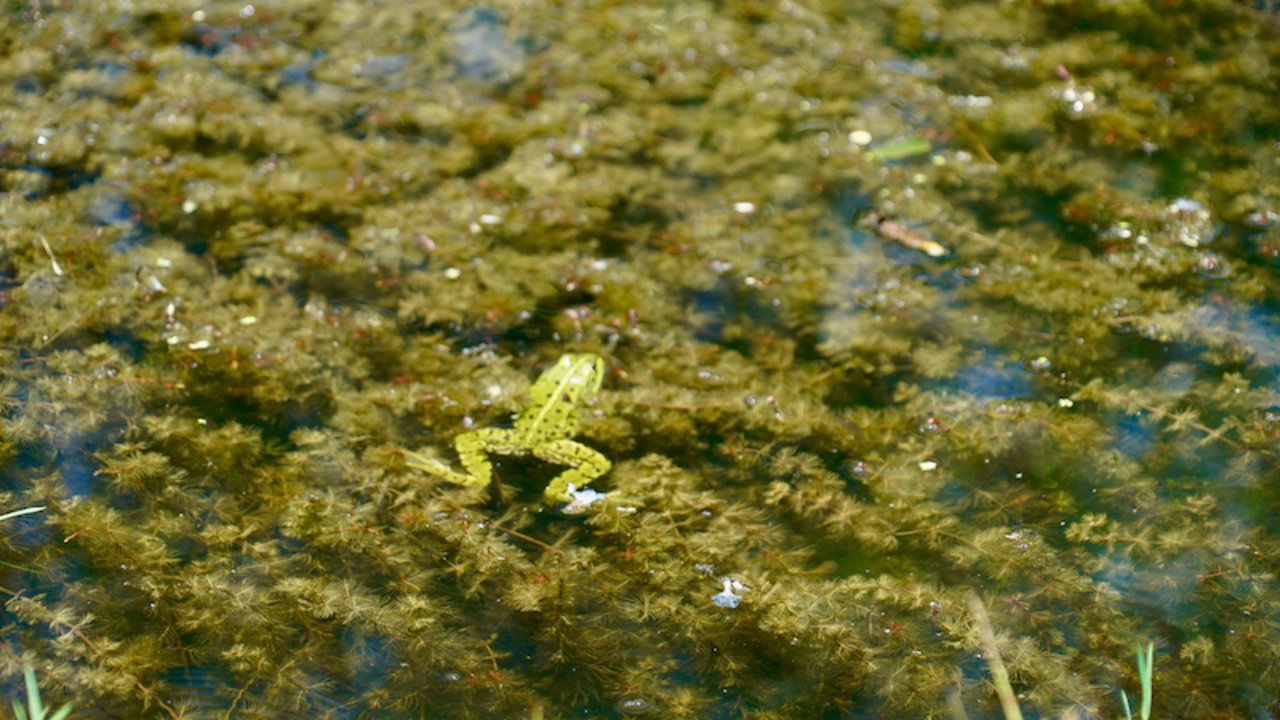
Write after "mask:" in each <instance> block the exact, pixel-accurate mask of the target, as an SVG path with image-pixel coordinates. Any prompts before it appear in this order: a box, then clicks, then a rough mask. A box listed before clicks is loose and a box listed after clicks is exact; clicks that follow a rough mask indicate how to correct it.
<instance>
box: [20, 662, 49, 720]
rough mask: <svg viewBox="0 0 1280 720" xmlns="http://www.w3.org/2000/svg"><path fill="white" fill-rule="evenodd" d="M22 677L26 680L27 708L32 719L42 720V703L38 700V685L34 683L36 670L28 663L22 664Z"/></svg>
mask: <svg viewBox="0 0 1280 720" xmlns="http://www.w3.org/2000/svg"><path fill="white" fill-rule="evenodd" d="M22 677H23V679H24V680H26V682H27V709H28V710H30V711H31V718H32V720H44V704H43V703H41V702H40V686H39V685H37V684H36V671H35V668H33V667H31V666H30V665H23V666H22Z"/></svg>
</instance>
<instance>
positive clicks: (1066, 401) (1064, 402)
mask: <svg viewBox="0 0 1280 720" xmlns="http://www.w3.org/2000/svg"><path fill="white" fill-rule="evenodd" d="M1075 406H1076V403H1075V401H1074V400H1072V399H1071V398H1058V407H1060V408H1072V407H1075Z"/></svg>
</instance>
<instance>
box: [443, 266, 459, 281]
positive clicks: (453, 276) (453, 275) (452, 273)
mask: <svg viewBox="0 0 1280 720" xmlns="http://www.w3.org/2000/svg"><path fill="white" fill-rule="evenodd" d="M444 276H445V278H446V279H448V280H457V279H458V278H460V277H462V271H461V270H459V269H458V268H456V267H450V268H445V269H444Z"/></svg>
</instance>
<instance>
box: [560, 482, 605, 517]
mask: <svg viewBox="0 0 1280 720" xmlns="http://www.w3.org/2000/svg"><path fill="white" fill-rule="evenodd" d="M569 497H571V498H573V500H571V501H569V504H568V505H565V506H564V508H563V509H562V510H561V512H563V513H564V514H565V515H581V514H582V513H584V512H586V511H587V510H588V509H589V508H590V507H591V506H592V505H595V504H596V503H598V502H600V501H601V500H604V499H606V498H608V497H609V493H602V492H597V491H595V490H592V489H591V488H582V489H581V490H578V489H577V488H576V487H574V486H573V485H569Z"/></svg>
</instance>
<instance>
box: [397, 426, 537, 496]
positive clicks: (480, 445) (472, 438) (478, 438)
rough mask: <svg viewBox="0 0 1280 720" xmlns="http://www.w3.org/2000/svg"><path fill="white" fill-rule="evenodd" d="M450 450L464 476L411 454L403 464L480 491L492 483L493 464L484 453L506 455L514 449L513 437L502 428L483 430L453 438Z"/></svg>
mask: <svg viewBox="0 0 1280 720" xmlns="http://www.w3.org/2000/svg"><path fill="white" fill-rule="evenodd" d="M453 446H454V448H455V449H456V450H457V451H458V459H459V460H460V461H461V462H462V467H463V469H464V470H466V472H458V471H456V470H454V469H453V468H451V467H449V466H448V465H445V464H444V463H442V462H440V461H439V460H435V459H433V458H429V457H426V456H425V455H422V454H419V453H416V452H412V451H409V452H406V453H405V458H406V461H405V464H407V465H408V466H409V467H412V468H417V469H419V470H423V471H425V472H428V473H430V474H432V475H435V476H436V477H440V478H444V479H445V480H448V481H449V482H451V483H456V484H458V485H474V486H479V487H483V486H485V485H488V484H489V483H490V482H491V481H492V480H493V464H492V463H490V462H489V456H488V454H487V453H489V452H497V453H507V452H509V449H510V448H512V447H515V446H516V443H515V433H514V432H513V431H511V430H504V429H502V428H484V429H481V430H475V431H472V432H468V433H463V434H461V435H459V436H458V437H456V438H454V441H453Z"/></svg>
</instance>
